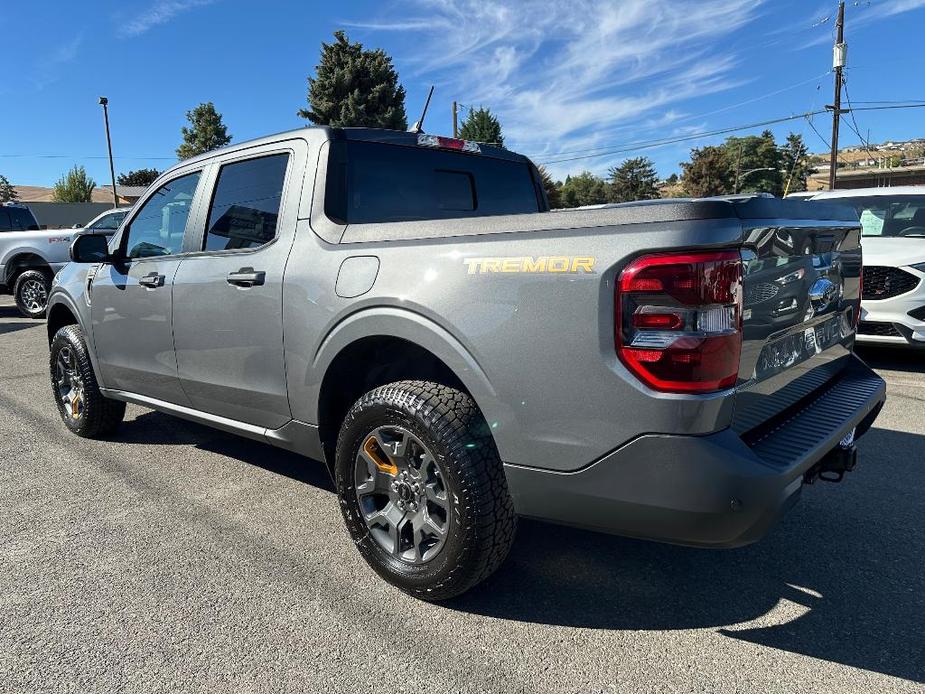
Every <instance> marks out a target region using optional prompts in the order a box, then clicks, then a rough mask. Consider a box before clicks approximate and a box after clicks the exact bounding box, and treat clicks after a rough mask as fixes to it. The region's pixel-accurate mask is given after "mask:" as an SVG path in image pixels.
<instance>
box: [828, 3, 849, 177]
mask: <svg viewBox="0 0 925 694" xmlns="http://www.w3.org/2000/svg"><path fill="white" fill-rule="evenodd" d="M835 31H836V38H835V46H834V47H833V49H832V67H833V68H834V70H835V102H834V103H833V104H832V106H831V107H829V106H826V108H831V109H832V155H831V157H830V158H829V190H835V172H836V168H837V167H838V126H839V123H840V121H841V114H842V108H841V87H842V70H843V69H844V67H845V62H846V60H847V57H848V46H847V45H846V44H845V0H841V2H839V3H838V20H837V21H836V23H835Z"/></svg>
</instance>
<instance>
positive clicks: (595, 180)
mask: <svg viewBox="0 0 925 694" xmlns="http://www.w3.org/2000/svg"><path fill="white" fill-rule="evenodd" d="M561 195H562V206H563V207H581V206H583V205H600V204H602V203H605V202H607V184H606V183H605V182H604V180H603V179H602V178H599V177H597V176H595V175H594V174H593V173H591V172H590V171H583V172H581V173H580V174H578V175H577V176H567V177H566V179H565V183H563V184H562V189H561Z"/></svg>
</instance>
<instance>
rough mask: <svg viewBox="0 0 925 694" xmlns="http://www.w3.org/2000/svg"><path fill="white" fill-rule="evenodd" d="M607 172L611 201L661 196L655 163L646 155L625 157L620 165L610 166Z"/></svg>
mask: <svg viewBox="0 0 925 694" xmlns="http://www.w3.org/2000/svg"><path fill="white" fill-rule="evenodd" d="M609 173H610V200H611V201H612V202H632V201H633V200H654V199H656V198H658V197H661V196H660V195H659V192H658V174H656V173H655V164H654V163H653V162H652V160H651V159H649V158H648V157H636V158H634V159H627V160H626V161H624V162H623V163H622V164H620V166H613V167H611V169H610V171H609Z"/></svg>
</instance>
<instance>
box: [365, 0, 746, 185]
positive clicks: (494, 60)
mask: <svg viewBox="0 0 925 694" xmlns="http://www.w3.org/2000/svg"><path fill="white" fill-rule="evenodd" d="M761 4H762V2H761V1H760V0H758V1H756V0H622V1H621V2H619V3H617V2H613V1H612V0H570V1H569V2H561V0H521V1H519V2H518V1H511V2H497V1H492V0H411V1H410V3H402V4H401V5H394V6H392V8H391V10H389V11H387V14H386V16H385V17H382V18H379V19H377V20H376V21H371V22H357V23H352V24H350V25H351V26H355V27H363V28H365V29H368V30H371V31H373V32H375V31H398V32H409V33H412V34H413V37H412V38H413V41H412V42H411V45H412V46H413V53H410V54H406V55H402V54H401V53H398V54H397V56H396V57H397V58H398V59H399V61H400V62H401V64H403V65H408V66H410V67H411V68H412V70H413V72H414V73H416V74H417V76H418V77H420V78H422V80H423V79H424V78H426V80H429V81H434V82H437V83H438V84H439V85H441V91H442V92H443V93H444V96H445V98H450V95H452V97H455V98H457V99H458V100H459V101H461V102H463V103H465V104H471V105H476V106H477V105H479V104H484V105H486V106H488V107H490V108H491V109H492V111H494V112H496V113H497V114H498V115H499V117H500V118H501V121H502V123H503V125H504V131H505V138H506V142H508V143H509V144H510V146H512V147H513V148H516V149H518V150H520V151H523V152H525V153H528V154H530V155H532V156H533V157H534V158H535V159H536V160H538V161H542V160H543V159H544V157H545V158H549V155H551V154H553V153H556V152H560V151H565V150H567V151H572V150H576V149H587V148H593V147H598V146H600V145H602V144H611V143H613V142H615V141H618V140H619V136H620V135H621V134H622V136H623V140H624V141H626V140H627V139H633V140H635V139H639V138H638V136H636V137H630V136H629V134H628V131H632V130H638V128H639V127H640V126H643V127H645V126H644V124H646V123H651V122H656V123H659V122H660V123H662V124H664V123H665V122H666V121H667V122H671V121H674V120H677V119H678V118H680V117H681V115H682V114H677V113H676V112H675V110H674V109H673V108H672V107H673V105H675V104H679V103H681V102H683V101H685V100H687V99H691V98H694V97H699V96H703V95H707V94H711V93H715V92H719V91H723V90H726V89H730V88H732V87H734V86H737V85H739V84H742V81H743V78H742V77H741V74H740V75H739V76H736V75H735V74H734V73H735V71H736V68H737V66H738V62H737V60H736V57H735V56H734V55H732V54H731V53H730V52H729V50H728V48H726V46H724V44H723V39H724V38H728V37H731V36H732V35H733V34H734V33H735V32H736V31H737V30H738V29H740V28H741V27H742V26H743V25H745V24H746V23H748V22H749V21H751V20H752V19H754V18H755V17H756V16H757V15H758V12H759V9H760V6H761ZM409 8H410V11H409ZM391 14H394V16H395V21H394V22H392V21H389V17H390V15H391ZM405 72H406V73H407V68H406V70H405ZM403 76H404V79H405V81H406V82H407V81H408V76H407V75H403ZM606 163H608V164H610V163H613V161H612V157H611V158H609V159H608V161H607V162H606ZM604 164H605V162H604V161H603V160H602V161H600V162H595V161H593V160H589V161H588V162H586V163H585V162H578V163H577V166H579V167H580V166H582V165H587V166H588V167H589V168H595V167H601V166H604ZM575 167H576V164H567V165H564V166H563V167H562V171H565V170H570V169H573V168H575ZM550 168H551V169H552V171H553V172H554V173H558V171H557V167H550Z"/></svg>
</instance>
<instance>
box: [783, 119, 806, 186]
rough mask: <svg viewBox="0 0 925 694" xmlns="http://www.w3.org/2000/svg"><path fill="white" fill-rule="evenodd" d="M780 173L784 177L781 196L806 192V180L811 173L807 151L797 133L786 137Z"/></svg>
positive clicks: (800, 136) (801, 137)
mask: <svg viewBox="0 0 925 694" xmlns="http://www.w3.org/2000/svg"><path fill="white" fill-rule="evenodd" d="M780 154H781V171H782V173H783V175H784V190H783V195H787V194H788V193H797V192H799V191H801V190H806V179H807V177H808V176H809V174H810V172H811V171H812V168H813V167H812V166H811V165H810V163H809V150H808V149H806V145H805V144H804V143H803V136H802V135H800V134H798V133H790V134H789V135H787V145H786V146H785V147H784V148H783V149H782V150H781V153H780Z"/></svg>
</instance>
